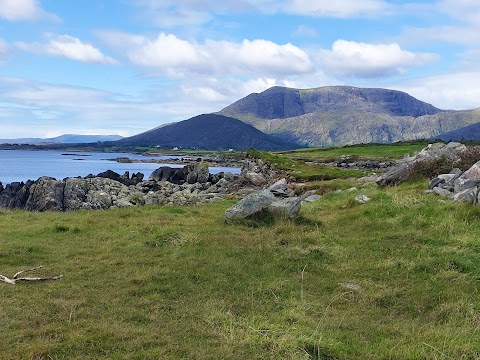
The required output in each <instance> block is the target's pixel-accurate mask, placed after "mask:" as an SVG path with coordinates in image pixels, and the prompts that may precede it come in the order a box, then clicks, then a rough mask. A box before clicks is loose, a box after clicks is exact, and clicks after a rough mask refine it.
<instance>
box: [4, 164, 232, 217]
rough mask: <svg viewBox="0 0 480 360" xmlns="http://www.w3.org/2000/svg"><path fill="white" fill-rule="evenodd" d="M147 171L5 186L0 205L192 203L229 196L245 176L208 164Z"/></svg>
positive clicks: (57, 207)
mask: <svg viewBox="0 0 480 360" xmlns="http://www.w3.org/2000/svg"><path fill="white" fill-rule="evenodd" d="M143 177H144V176H143V174H141V173H137V174H132V176H131V177H130V175H129V173H128V172H126V173H125V174H124V175H119V174H117V173H115V172H113V171H111V170H108V171H105V172H103V173H100V174H98V175H96V176H93V175H89V176H87V177H85V178H80V177H77V178H66V179H63V180H57V179H54V178H51V177H41V178H39V179H38V180H36V181H31V180H29V181H27V182H26V183H23V182H14V183H11V184H8V185H6V186H5V187H3V186H2V187H1V188H0V208H4V209H24V210H30V211H73V210H80V209H109V208H121V207H130V206H136V205H165V204H174V205H189V204H195V203H198V202H210V201H212V200H215V199H219V198H224V197H225V196H226V194H227V193H228V192H229V191H230V190H229V189H230V187H231V186H232V184H234V183H235V182H236V181H238V178H239V176H238V175H233V174H230V173H219V174H209V172H208V166H207V165H206V164H204V163H202V162H199V163H197V164H195V165H188V166H185V167H184V168H178V169H177V168H168V167H162V168H160V169H157V170H155V171H154V172H153V174H152V175H151V176H150V178H149V180H147V181H144V180H143Z"/></svg>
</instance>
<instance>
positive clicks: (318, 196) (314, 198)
mask: <svg viewBox="0 0 480 360" xmlns="http://www.w3.org/2000/svg"><path fill="white" fill-rule="evenodd" d="M321 198H322V197H321V196H320V195H317V194H315V195H310V196H309V197H307V198H306V199H304V200H303V201H305V202H310V203H312V202H315V201H318V200H320V199H321Z"/></svg>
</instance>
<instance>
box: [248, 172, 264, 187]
mask: <svg viewBox="0 0 480 360" xmlns="http://www.w3.org/2000/svg"><path fill="white" fill-rule="evenodd" d="M245 178H246V179H247V180H248V181H249V182H250V183H252V184H253V185H255V186H261V185H264V184H266V183H267V180H266V179H265V178H264V177H263V176H262V175H261V174H259V173H256V172H252V171H249V172H247V173H246V174H245Z"/></svg>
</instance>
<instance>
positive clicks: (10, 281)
mask: <svg viewBox="0 0 480 360" xmlns="http://www.w3.org/2000/svg"><path fill="white" fill-rule="evenodd" d="M41 267H42V265H40V266H37V267H34V268H32V269H27V270H21V271H19V272H17V273H16V274H15V275H13V277H12V278H11V279H10V278H8V277H6V276H4V275H0V281H3V282H5V283H7V284H12V285H15V284H16V283H17V282H18V281H48V280H57V279H60V278H62V277H63V275H58V276H50V277H20V278H19V277H18V276H19V275H21V274H23V273H25V272H31V271H35V270H38V269H40V268H41Z"/></svg>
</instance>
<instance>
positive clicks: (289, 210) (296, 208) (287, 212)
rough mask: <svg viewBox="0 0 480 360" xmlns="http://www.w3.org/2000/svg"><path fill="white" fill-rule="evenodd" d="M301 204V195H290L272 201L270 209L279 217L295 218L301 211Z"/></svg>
mask: <svg viewBox="0 0 480 360" xmlns="http://www.w3.org/2000/svg"><path fill="white" fill-rule="evenodd" d="M301 206H302V200H301V199H300V198H299V197H290V198H286V199H282V200H277V201H275V202H273V203H271V204H270V205H268V211H270V212H271V213H272V214H273V215H275V216H278V217H283V218H288V219H294V218H296V217H297V216H298V214H299V213H300V209H301Z"/></svg>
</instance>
